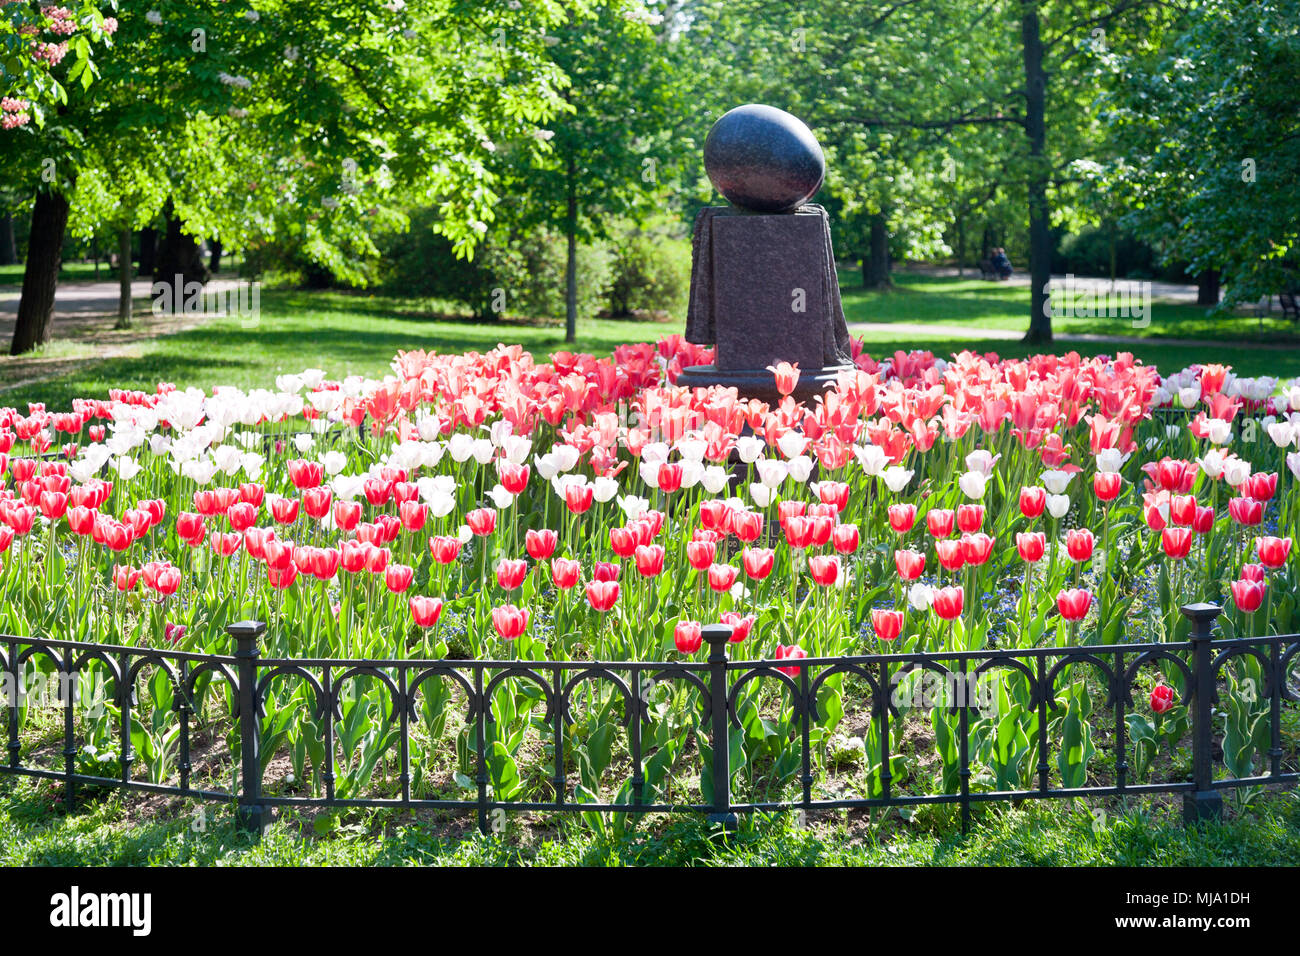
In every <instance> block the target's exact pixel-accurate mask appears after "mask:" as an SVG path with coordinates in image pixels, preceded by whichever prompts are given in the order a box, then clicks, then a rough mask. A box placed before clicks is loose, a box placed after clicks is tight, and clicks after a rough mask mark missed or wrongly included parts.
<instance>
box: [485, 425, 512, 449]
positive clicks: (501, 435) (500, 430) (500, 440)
mask: <svg viewBox="0 0 1300 956" xmlns="http://www.w3.org/2000/svg"><path fill="white" fill-rule="evenodd" d="M486 427H487V429H488V437H489V439H490V440H491V442H492V444H493V445H494V446H495V447H497V448H500V447H502V446H503V445H505V443H506V439H507V438H509V437H510V436H511V435H513V434H514V431H515V426H514V425H512V424H511V423H510V422H509V421H507V420H506V419H504V418H498V419H497V420H496V421H494V422H493V423H492V424H491V425H490V426H486Z"/></svg>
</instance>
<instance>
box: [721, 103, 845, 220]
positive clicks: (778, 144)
mask: <svg viewBox="0 0 1300 956" xmlns="http://www.w3.org/2000/svg"><path fill="white" fill-rule="evenodd" d="M704 169H705V171H706V172H708V174H709V181H710V182H712V183H713V186H714V188H715V189H717V190H718V192H720V193H722V195H724V196H725V197H727V200H728V201H729V202H731V203H732V204H734V205H736V206H739V207H740V208H742V209H749V210H752V211H754V212H767V213H779V212H790V211H792V210H794V209H796V208H797V207H799V206H801V205H803V204H804V203H806V202H807V201H808V200H809V199H811V198H812V196H813V194H814V193H815V192H817V190H818V189H820V188H821V185H822V180H823V179H825V178H826V157H825V156H824V155H823V154H822V148H821V146H820V145H818V143H817V138H816V137H815V136H813V134H812V130H810V129H809V128H808V127H807V126H805V125H804V123H803V122H802V121H801V120H799V119H798V118H797V117H794V116H791V115H790V114H789V113H787V112H785V110H779V109H777V108H776V107H774V106H760V105H759V104H757V103H751V104H749V105H748V106H737V107H736V108H735V109H734V110H729V111H728V112H727V113H725V114H723V116H722V118H721V119H719V120H718V121H717V122H716V123H714V124H713V129H711V130H709V135H708V138H707V139H705V141H704Z"/></svg>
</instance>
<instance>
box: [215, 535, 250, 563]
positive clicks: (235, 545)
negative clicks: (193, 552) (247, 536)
mask: <svg viewBox="0 0 1300 956" xmlns="http://www.w3.org/2000/svg"><path fill="white" fill-rule="evenodd" d="M243 543H244V536H243V535H242V534H240V533H239V532H238V531H229V532H221V531H214V532H212V537H211V538H210V539H209V544H210V545H211V546H212V552H213V554H217V555H220V556H221V557H223V558H228V557H230V556H231V555H232V554H234V553H235V552H237V551H238V550H239V547H240V545H242V544H243Z"/></svg>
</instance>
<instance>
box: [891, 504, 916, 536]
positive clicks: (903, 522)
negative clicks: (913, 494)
mask: <svg viewBox="0 0 1300 956" xmlns="http://www.w3.org/2000/svg"><path fill="white" fill-rule="evenodd" d="M914 524H916V505H909V504H900V505H890V506H889V526H890V527H891V528H893V529H894V530H895V531H896V532H898V533H899V534H906V533H907V532H909V531H911V530H912V525H914Z"/></svg>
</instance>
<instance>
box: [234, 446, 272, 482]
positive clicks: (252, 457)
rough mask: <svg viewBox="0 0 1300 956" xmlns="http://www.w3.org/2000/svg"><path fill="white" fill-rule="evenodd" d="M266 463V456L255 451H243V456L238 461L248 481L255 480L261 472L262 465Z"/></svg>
mask: <svg viewBox="0 0 1300 956" xmlns="http://www.w3.org/2000/svg"><path fill="white" fill-rule="evenodd" d="M264 464H266V458H265V456H263V455H259V454H258V453H257V452H255V451H247V452H244V457H243V459H242V460H241V462H240V467H241V468H242V469H243V471H244V477H245V478H247V479H248V480H249V481H257V479H258V478H259V477H260V476H261V474H262V466H263V465H264Z"/></svg>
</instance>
